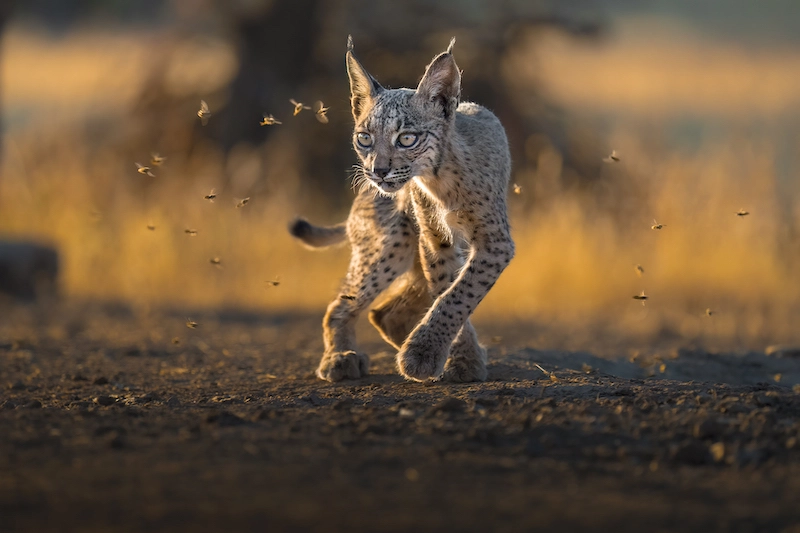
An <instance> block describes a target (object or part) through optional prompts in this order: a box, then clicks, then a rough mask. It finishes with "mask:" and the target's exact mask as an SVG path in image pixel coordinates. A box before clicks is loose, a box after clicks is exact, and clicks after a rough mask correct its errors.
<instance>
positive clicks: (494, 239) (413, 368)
mask: <svg viewBox="0 0 800 533" xmlns="http://www.w3.org/2000/svg"><path fill="white" fill-rule="evenodd" d="M513 255H514V244H513V242H512V241H511V238H510V237H509V236H508V233H507V232H499V233H497V234H493V235H488V236H486V237H485V238H482V239H479V240H477V239H476V241H475V242H474V243H473V245H472V249H471V251H470V255H469V258H468V259H467V262H466V265H465V266H464V268H462V269H461V271H460V273H459V274H458V277H457V278H456V279H455V281H454V282H453V283H452V284H451V285H450V286H449V287H447V288H446V290H444V292H442V293H441V295H439V297H438V298H437V299H436V301H435V302H434V304H433V306H432V307H431V309H430V310H429V311H428V313H427V314H426V315H425V318H424V319H423V320H422V322H420V323H419V324H418V325H417V327H416V328H414V331H412V332H411V335H410V336H409V337H408V339H406V342H405V343H404V344H403V347H402V348H401V350H400V352H399V353H398V354H397V363H398V366H399V368H400V372H401V373H402V374H403V375H404V376H406V377H408V378H410V379H414V380H417V381H422V380H425V379H427V378H431V377H437V376H439V375H441V374H442V372H443V371H444V370H445V361H446V360H447V354H448V351H449V350H450V346H451V344H453V343H454V341H455V344H454V345H453V355H454V358H453V361H452V362H451V363H450V364H448V365H447V372H446V377H447V378H448V379H452V380H454V381H468V380H479V379H485V357H486V356H485V352H484V351H483V349H482V348H481V347H480V346H478V345H477V337H476V336H475V332H474V330H473V329H472V326H471V325H470V324H469V322H468V319H469V315H470V314H471V313H472V311H474V309H475V307H477V305H478V304H479V303H480V302H481V300H483V298H484V296H486V294H487V293H488V292H489V289H490V288H491V287H492V286H493V285H494V283H495V282H496V281H497V278H498V277H499V276H500V273H501V272H502V271H503V270H504V269H505V267H506V266H508V263H509V262H510V261H511V258H512V257H513ZM439 277H441V275H439V276H436V279H437V280H438V279H439ZM476 347H477V349H476ZM478 361H481V362H482V365H481V363H479V362H478Z"/></svg>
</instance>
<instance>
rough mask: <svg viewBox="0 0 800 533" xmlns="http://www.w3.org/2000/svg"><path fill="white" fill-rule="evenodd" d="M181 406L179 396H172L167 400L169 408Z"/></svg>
mask: <svg viewBox="0 0 800 533" xmlns="http://www.w3.org/2000/svg"><path fill="white" fill-rule="evenodd" d="M180 404H181V401H180V400H179V399H178V397H177V396H170V397H169V399H168V400H167V407H178V406H179V405H180Z"/></svg>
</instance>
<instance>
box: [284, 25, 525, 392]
mask: <svg viewBox="0 0 800 533" xmlns="http://www.w3.org/2000/svg"><path fill="white" fill-rule="evenodd" d="M453 44H454V41H452V42H451V43H450V46H449V47H448V49H447V51H445V52H443V53H441V54H439V55H438V56H436V57H435V58H434V59H433V61H432V62H431V63H430V65H428V67H427V69H426V71H425V75H424V76H423V78H422V80H421V81H420V83H419V85H418V86H417V88H416V89H385V88H383V87H382V86H381V85H380V84H379V83H378V82H377V81H376V80H375V79H374V78H373V77H372V76H371V75H370V74H369V73H368V72H367V71H366V70H365V69H364V67H362V66H361V64H360V63H359V61H358V60H357V59H356V58H355V56H354V55H353V45H352V40H351V39H348V50H347V72H348V75H349V78H350V90H351V104H352V111H353V118H354V119H355V129H354V135H353V146H354V148H355V151H356V153H357V154H358V157H359V159H360V160H361V166H360V176H358V178H357V179H359V180H361V182H362V183H361V185H363V186H362V187H361V190H360V192H359V193H358V195H357V197H356V199H355V201H354V203H353V206H352V209H351V211H350V215H349V217H348V219H347V221H346V223H343V224H340V225H338V226H334V227H329V228H321V227H316V226H313V225H311V224H309V223H308V222H306V221H305V220H303V219H298V220H297V221H295V223H294V224H293V225H292V227H291V228H290V229H291V232H292V234H293V235H295V236H296V237H298V238H300V239H301V240H302V241H303V242H305V243H306V244H308V245H309V246H326V245H329V244H333V243H335V242H337V241H340V240H343V239H344V238H345V237H346V238H347V239H348V240H349V242H350V245H351V247H352V256H351V260H350V267H349V269H348V272H347V276H346V278H345V280H344V282H343V284H342V287H341V290H340V293H339V295H338V296H337V297H336V299H335V300H333V301H332V302H331V303H330V305H329V306H328V310H327V312H326V314H325V318H324V320H323V336H324V343H325V352H324V354H323V356H322V360H321V361H320V364H319V367H318V368H317V376H319V377H320V378H321V379H325V380H328V381H339V380H341V379H345V378H350V379H354V378H359V377H361V376H364V375H366V374H367V373H368V372H369V358H368V356H367V355H366V354H364V353H362V352H360V351H359V350H358V348H357V346H356V339H355V332H354V324H355V321H356V319H357V317H358V316H359V314H360V313H361V312H362V311H364V310H365V309H366V308H367V307H368V306H369V305H370V304H371V303H372V302H373V301H374V300H375V298H376V297H377V296H378V295H380V294H381V293H383V292H384V291H386V294H385V296H384V297H383V298H382V299H381V300H380V301H379V303H378V305H377V307H375V308H373V309H372V310H371V311H370V312H369V319H370V321H371V322H372V324H373V325H374V326H375V327H376V328H377V329H378V330H379V331H380V333H381V335H382V336H383V338H384V339H385V340H386V341H387V342H389V343H390V344H392V345H393V346H394V347H396V348H397V349H398V353H397V367H398V369H399V371H400V373H401V374H402V375H403V376H405V377H406V378H408V379H412V380H417V381H423V380H427V379H429V378H443V379H445V380H449V381H458V382H464V381H483V380H485V379H486V350H485V349H484V348H483V347H481V345H480V344H479V343H478V337H477V335H476V333H475V330H474V329H473V327H472V324H471V323H470V320H469V317H470V315H471V314H472V312H473V311H474V310H475V307H476V306H477V305H478V304H479V303H480V301H481V300H482V299H483V297H484V296H486V294H487V293H488V292H489V289H491V288H492V286H493V285H494V283H495V282H496V281H497V278H498V276H499V275H500V273H501V272H502V271H503V270H504V269H505V268H506V266H507V265H508V263H509V262H510V261H511V259H512V257H513V256H514V243H513V241H512V240H511V235H510V232H509V225H508V218H507V209H506V193H507V188H508V182H509V175H510V173H511V157H510V155H509V151H508V142H507V140H506V135H505V132H504V130H503V127H502V125H501V124H500V121H499V120H498V119H497V117H495V116H494V115H493V114H492V113H491V112H490V111H488V110H487V109H485V108H483V107H481V106H479V105H477V104H474V103H470V102H459V96H460V91H461V73H460V71H459V69H458V66H457V65H456V62H455V60H454V59H453ZM387 289H388V290H387Z"/></svg>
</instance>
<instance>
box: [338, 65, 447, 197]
mask: <svg viewBox="0 0 800 533" xmlns="http://www.w3.org/2000/svg"><path fill="white" fill-rule="evenodd" d="M347 71H348V74H349V76H350V86H351V89H352V102H351V103H352V106H353V117H354V118H355V122H356V124H355V130H354V132H353V147H354V148H355V150H356V153H357V154H358V156H359V158H360V159H361V163H362V168H363V170H364V176H365V177H366V178H367V180H368V182H369V183H370V184H371V185H373V186H374V187H376V188H377V189H378V191H380V192H381V193H383V194H386V195H392V194H393V193H396V192H397V191H399V190H400V189H401V188H402V187H403V185H405V184H406V183H408V181H409V180H411V178H413V177H414V176H435V175H436V174H437V173H438V170H439V166H440V165H441V161H442V158H443V156H444V150H445V149H446V147H443V146H442V139H445V138H447V137H448V135H449V131H450V129H451V128H452V126H453V121H454V119H455V109H456V106H457V105H458V95H459V92H460V89H461V74H460V72H459V70H458V67H457V66H456V63H455V61H454V60H453V57H452V54H450V53H449V52H447V53H445V54H441V55H440V56H439V57H437V58H436V59H434V61H433V62H432V63H431V64H430V65H429V66H428V68H427V71H426V72H425V76H423V78H422V81H420V83H419V86H418V87H417V88H416V89H415V90H414V89H384V88H383V87H382V86H381V85H380V84H379V83H378V82H377V81H375V78H373V77H372V76H371V75H370V74H369V73H368V72H367V71H366V70H365V69H364V67H362V66H361V64H360V63H359V62H358V60H356V59H355V57H354V56H353V55H352V53H350V52H348V55H347Z"/></svg>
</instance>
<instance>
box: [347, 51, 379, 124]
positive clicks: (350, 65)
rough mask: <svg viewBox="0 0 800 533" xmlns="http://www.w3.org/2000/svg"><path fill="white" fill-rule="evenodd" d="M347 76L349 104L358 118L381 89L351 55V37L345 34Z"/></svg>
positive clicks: (354, 115) (354, 116)
mask: <svg viewBox="0 0 800 533" xmlns="http://www.w3.org/2000/svg"><path fill="white" fill-rule="evenodd" d="M347 76H348V77H349V78H350V104H351V107H352V109H353V118H355V119H356V120H358V117H359V116H361V112H362V111H363V110H364V108H365V107H366V106H367V105H368V104H369V103H370V102H371V101H372V100H373V99H374V98H375V97H376V96H377V95H378V93H380V92H381V91H383V87H381V84H380V83H378V82H377V81H375V78H373V77H372V75H370V73H369V72H367V71H366V70H365V69H364V67H362V66H361V63H359V62H358V59H356V56H355V55H353V37H352V36H350V35H348V36H347Z"/></svg>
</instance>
